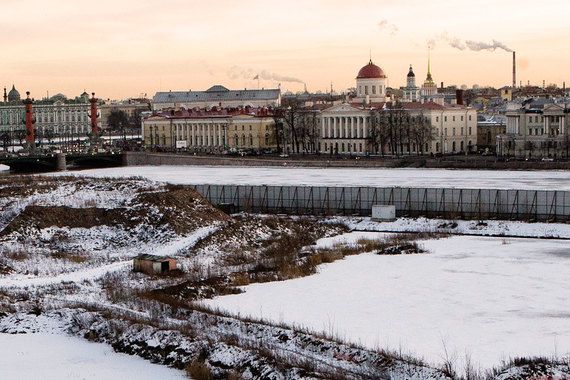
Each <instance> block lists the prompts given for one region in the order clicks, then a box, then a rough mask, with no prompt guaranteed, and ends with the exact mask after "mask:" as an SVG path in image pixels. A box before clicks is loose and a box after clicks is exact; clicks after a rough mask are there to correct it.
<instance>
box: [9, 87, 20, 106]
mask: <svg viewBox="0 0 570 380" xmlns="http://www.w3.org/2000/svg"><path fill="white" fill-rule="evenodd" d="M8 101H9V102H19V101H20V93H19V92H18V90H16V87H15V86H14V85H12V89H11V90H10V92H9V93H8Z"/></svg>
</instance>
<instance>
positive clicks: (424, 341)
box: [204, 233, 570, 370]
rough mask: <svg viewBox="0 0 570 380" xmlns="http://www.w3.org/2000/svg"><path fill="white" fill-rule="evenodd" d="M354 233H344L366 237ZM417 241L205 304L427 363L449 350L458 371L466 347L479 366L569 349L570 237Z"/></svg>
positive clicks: (569, 351) (437, 360)
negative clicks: (415, 245) (410, 250)
mask: <svg viewBox="0 0 570 380" xmlns="http://www.w3.org/2000/svg"><path fill="white" fill-rule="evenodd" d="M354 234H355V233H352V234H349V235H348V236H349V238H348V239H350V240H351V241H354V240H355V239H357V238H358V237H362V236H363V235H362V234H363V233H357V234H359V235H354ZM368 236H371V235H368ZM333 240H334V241H337V242H338V238H335V239H333ZM334 241H332V240H331V239H327V240H323V241H321V242H320V244H321V245H323V246H326V245H330V244H331V243H333V242H334ZM421 244H422V245H423V246H424V247H425V248H426V249H428V250H429V251H430V253H429V254H425V255H410V256H378V255H373V254H363V255H359V256H353V257H349V258H346V259H345V260H342V261H337V262H335V263H332V264H326V265H323V266H321V267H320V271H319V274H317V275H314V276H310V277H305V278H300V279H295V280H289V281H283V282H275V283H265V284H254V285H250V286H247V287H245V288H244V289H245V291H246V292H245V293H243V294H239V295H230V296H223V297H219V298H216V299H214V300H208V301H204V303H205V304H207V305H209V306H213V307H219V308H222V309H225V310H227V311H230V312H233V313H240V314H241V315H250V316H255V317H262V318H266V319H271V320H274V321H278V322H279V321H282V322H286V323H293V324H295V325H301V326H305V327H308V328H311V329H313V330H318V331H325V332H327V333H334V334H336V335H337V336H339V337H341V338H344V339H347V340H350V341H352V342H357V343H358V342H359V343H362V344H365V345H366V346H369V347H372V348H375V347H383V348H390V349H393V350H398V351H400V350H402V351H403V352H407V353H411V354H413V355H414V356H420V357H421V356H423V357H424V358H425V359H427V360H428V361H429V362H432V363H442V361H443V357H444V356H445V355H444V352H445V349H447V352H448V353H449V355H450V356H451V357H455V358H456V360H457V366H458V369H459V370H462V369H463V364H462V363H464V360H465V356H466V354H468V355H470V356H471V359H472V361H473V363H474V364H475V365H476V366H477V367H485V368H489V367H491V366H494V365H498V364H500V361H501V360H503V359H508V358H509V357H513V356H525V355H553V354H557V355H560V356H564V355H569V354H570V323H568V321H569V318H570V293H569V292H568V288H569V286H570V246H569V244H568V242H567V241H561V240H539V239H501V238H484V237H468V236H457V237H451V238H448V239H441V240H428V241H423V242H421ZM444 345H445V349H444Z"/></svg>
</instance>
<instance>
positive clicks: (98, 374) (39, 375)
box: [0, 333, 188, 380]
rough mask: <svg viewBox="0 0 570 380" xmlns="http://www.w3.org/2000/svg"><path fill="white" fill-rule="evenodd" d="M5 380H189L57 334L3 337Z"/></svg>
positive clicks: (0, 371) (0, 372)
mask: <svg viewBox="0 0 570 380" xmlns="http://www.w3.org/2000/svg"><path fill="white" fill-rule="evenodd" d="M0 378H1V379H3V380H24V379H25V380H68V379H69V380H78V379H93V380H95V379H97V380H114V379H125V380H126V379H137V380H152V379H161V380H171V379H172V380H174V379H188V378H187V377H186V376H185V375H184V373H183V372H182V371H178V370H174V369H171V368H168V367H166V366H162V365H158V364H152V363H150V362H148V361H146V360H144V359H141V358H139V357H137V356H131V355H126V354H120V353H117V352H114V351H113V349H112V348H111V346H109V345H106V344H100V343H91V342H88V341H86V340H83V339H80V338H74V337H68V336H64V335H57V334H46V333H37V334H0Z"/></svg>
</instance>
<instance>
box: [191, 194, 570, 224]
mask: <svg viewBox="0 0 570 380" xmlns="http://www.w3.org/2000/svg"><path fill="white" fill-rule="evenodd" d="M194 188H195V189H196V190H197V191H198V192H199V193H201V194H202V195H203V196H204V197H206V198H207V199H208V200H209V201H210V202H211V203H212V204H214V205H218V206H220V205H223V206H225V207H229V208H230V209H231V210H233V211H235V212H241V211H245V212H253V213H283V214H296V215H358V216H370V215H371V211H372V205H375V204H384V205H394V206H395V207H396V215H397V216H410V217H417V216H425V217H434V218H435V217H441V218H460V219H503V220H524V221H552V222H554V221H556V222H570V192H569V191H556V190H553V191H548V190H500V189H499V190H498V189H455V188H401V187H329V186H252V185H195V186H194Z"/></svg>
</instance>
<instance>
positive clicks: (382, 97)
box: [353, 59, 388, 105]
mask: <svg viewBox="0 0 570 380" xmlns="http://www.w3.org/2000/svg"><path fill="white" fill-rule="evenodd" d="M387 78H388V77H387V76H386V74H384V71H383V70H382V69H381V68H380V67H379V66H376V65H375V64H374V63H372V59H371V60H370V62H368V64H367V65H366V66H364V67H362V68H361V69H360V71H359V72H358V75H357V76H356V98H354V99H353V102H354V103H359V104H366V105H368V104H371V103H381V102H385V101H386V80H387Z"/></svg>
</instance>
